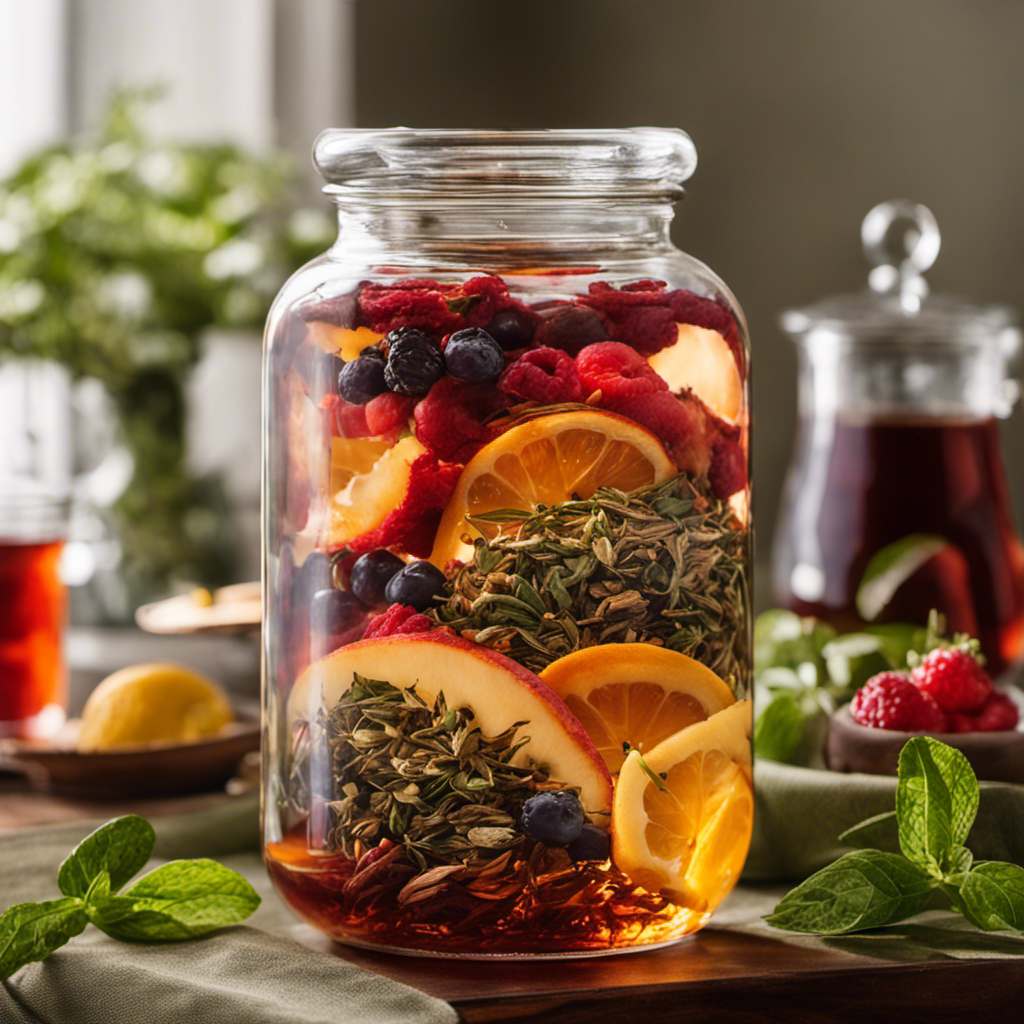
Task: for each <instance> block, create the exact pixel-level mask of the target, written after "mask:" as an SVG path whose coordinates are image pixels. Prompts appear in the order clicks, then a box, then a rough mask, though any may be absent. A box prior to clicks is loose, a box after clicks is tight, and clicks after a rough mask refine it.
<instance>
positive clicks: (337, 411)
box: [320, 395, 373, 437]
mask: <svg viewBox="0 0 1024 1024" xmlns="http://www.w3.org/2000/svg"><path fill="white" fill-rule="evenodd" d="M320 408H321V409H323V411H324V412H325V413H327V415H328V417H329V423H330V425H331V433H332V434H334V435H335V436H337V437H368V436H369V435H370V434H372V433H373V431H372V430H371V429H370V427H369V425H368V423H367V420H366V406H365V405H352V404H351V403H349V402H346V401H345V399H344V398H342V397H341V395H325V396H324V397H323V398H322V399H320Z"/></svg>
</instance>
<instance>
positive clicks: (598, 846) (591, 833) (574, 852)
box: [566, 825, 612, 861]
mask: <svg viewBox="0 0 1024 1024" xmlns="http://www.w3.org/2000/svg"><path fill="white" fill-rule="evenodd" d="M611 850H612V840H611V836H609V835H608V833H607V832H605V830H604V829H601V828H598V827H597V826H596V825H584V826H583V828H582V829H581V830H580V834H579V835H578V836H577V837H576V838H575V839H574V840H573V841H572V842H571V843H569V845H568V846H567V847H566V851H567V852H568V854H569V856H570V857H572V859H573V860H575V861H581V860H607V859H608V858H609V856H611Z"/></svg>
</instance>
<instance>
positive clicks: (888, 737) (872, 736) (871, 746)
mask: <svg viewBox="0 0 1024 1024" xmlns="http://www.w3.org/2000/svg"><path fill="white" fill-rule="evenodd" d="M920 735H921V733H917V732H896V731H895V730H891V729H872V728H870V727H869V726H866V725H861V724H860V723H859V722H855V721H854V720H853V717H852V716H851V715H850V707H849V705H846V706H845V707H841V708H840V709H839V710H838V711H836V712H834V713H833V714H832V716H831V718H830V719H829V723H828V737H827V738H826V740H825V761H826V763H827V764H828V766H829V768H831V769H832V770H833V771H837V772H866V773H867V774H869V775H895V774H896V769H897V766H898V764H899V757H900V751H901V750H902V749H903V745H904V744H905V743H906V742H907V740H909V739H911V738H912V737H914V736H920ZM927 735H929V736H934V737H935V739H937V740H941V741H942V742H943V743H946V744H948V745H949V746H951V747H956V749H957V750H959V751H961V752H962V753H963V754H964V756H965V757H966V758H967V760H968V761H970V763H971V767H972V768H973V769H974V773H975V775H977V776H978V778H979V779H986V780H989V781H992V782H1024V732H1021V731H1020V730H1011V731H1008V732H942V733H927Z"/></svg>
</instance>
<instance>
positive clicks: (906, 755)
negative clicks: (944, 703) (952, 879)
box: [896, 736, 979, 878]
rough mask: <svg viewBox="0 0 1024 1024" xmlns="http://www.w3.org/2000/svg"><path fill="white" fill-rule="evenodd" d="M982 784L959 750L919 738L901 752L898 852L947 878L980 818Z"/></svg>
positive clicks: (897, 790)
mask: <svg viewBox="0 0 1024 1024" xmlns="http://www.w3.org/2000/svg"><path fill="white" fill-rule="evenodd" d="M978 799H979V791H978V780H977V779H976V778H975V775H974V770H973V769H972V768H971V766H970V764H969V762H968V761H967V758H966V757H964V755H963V754H962V753H961V752H960V751H959V750H954V749H953V748H952V747H949V746H947V745H946V744H945V743H941V742H940V741H939V740H935V739H932V738H931V737H930V736H915V737H914V738H913V739H910V740H908V741H907V742H906V744H905V745H904V747H903V750H902V751H901V752H900V760H899V779H898V781H897V783H896V819H897V822H898V823H899V839H900V849H901V850H902V851H903V854H904V856H906V857H907V858H908V859H909V860H912V861H913V862H914V863H915V864H919V865H921V867H923V868H925V869H926V870H927V871H928V872H929V873H930V874H931V875H933V876H934V877H936V878H946V877H948V876H949V875H950V873H951V868H952V867H953V866H954V865H953V864H952V863H951V857H953V856H954V855H955V851H956V848H957V847H959V846H961V845H962V844H963V843H964V841H965V840H966V839H967V833H968V832H970V830H971V825H972V824H973V823H974V818H975V815H976V814H977V813H978Z"/></svg>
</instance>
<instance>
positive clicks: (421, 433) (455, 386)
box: [414, 377, 512, 463]
mask: <svg viewBox="0 0 1024 1024" xmlns="http://www.w3.org/2000/svg"><path fill="white" fill-rule="evenodd" d="M511 404H512V401H511V399H510V398H509V397H508V395H506V394H505V393H504V392H503V391H500V390H499V389H498V388H496V387H493V386H492V385H490V384H463V383H462V382H461V381H458V380H455V379H454V378H453V377H442V378H441V379H440V380H439V381H438V382H437V383H436V384H435V385H434V386H433V387H432V388H431V389H430V391H429V392H428V393H427V395H426V397H425V398H423V399H422V401H420V402H419V403H417V405H416V410H415V413H414V418H415V420H416V437H417V438H418V439H419V440H420V442H421V443H422V444H424V445H426V447H427V448H429V449H430V450H431V451H433V452H436V453H437V455H439V456H440V457H441V458H442V459H445V460H447V461H448V462H459V463H466V462H468V461H469V460H470V459H471V458H472V457H473V456H474V455H476V453H477V452H478V451H479V450H480V449H481V448H482V447H483V446H484V445H485V444H486V443H487V441H488V440H489V438H488V437H487V430H486V427H485V426H484V421H485V420H486V419H487V417H488V416H490V415H491V414H492V413H494V412H497V411H498V410H499V409H504V408H506V407H507V406H509V405H511Z"/></svg>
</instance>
